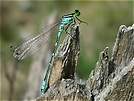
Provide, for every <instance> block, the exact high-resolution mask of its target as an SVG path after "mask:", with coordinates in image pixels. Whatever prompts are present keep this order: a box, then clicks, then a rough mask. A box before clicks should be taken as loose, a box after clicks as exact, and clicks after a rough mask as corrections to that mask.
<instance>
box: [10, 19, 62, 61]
mask: <svg viewBox="0 0 134 101" xmlns="http://www.w3.org/2000/svg"><path fill="white" fill-rule="evenodd" d="M60 22H61V21H59V22H57V23H55V24H53V25H51V26H49V27H47V28H43V29H41V31H40V32H39V34H38V35H37V36H34V37H30V38H27V39H25V41H23V42H21V43H19V44H17V45H14V46H11V47H10V50H11V51H12V52H13V57H15V58H16V59H17V60H22V59H24V58H26V57H28V56H30V55H33V54H34V53H36V52H37V51H38V50H39V49H41V48H42V47H43V46H44V45H45V44H46V42H48V40H49V37H50V35H51V33H50V31H52V30H54V29H55V28H56V27H57V26H58V25H59V24H60Z"/></svg>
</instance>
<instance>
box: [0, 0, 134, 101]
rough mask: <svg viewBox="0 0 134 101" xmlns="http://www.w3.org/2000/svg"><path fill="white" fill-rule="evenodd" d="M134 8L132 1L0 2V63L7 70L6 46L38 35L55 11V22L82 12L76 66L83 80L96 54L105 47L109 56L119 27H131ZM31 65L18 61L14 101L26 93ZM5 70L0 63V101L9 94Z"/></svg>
mask: <svg viewBox="0 0 134 101" xmlns="http://www.w3.org/2000/svg"><path fill="white" fill-rule="evenodd" d="M133 5H134V2H133V1H88V0H83V1H80V0H79V1H71V0H69V1H66V0H63V1H61V0H52V1H1V21H0V22H1V24H0V27H1V32H0V38H1V48H0V52H1V58H0V60H1V62H2V61H4V62H5V63H6V65H7V67H8V70H9V71H10V70H11V68H12V64H13V60H14V59H13V57H12V53H11V52H10V50H9V47H10V46H11V45H12V44H13V43H16V42H17V41H18V40H19V39H20V38H21V37H23V36H24V35H23V34H24V32H26V33H25V34H26V35H28V34H32V33H33V32H38V31H39V30H40V25H41V23H42V20H43V19H44V18H47V17H48V16H49V14H51V13H52V12H53V11H54V10H56V11H57V12H58V16H57V21H58V19H60V17H61V16H62V15H64V14H68V13H72V12H73V11H74V10H75V9H79V10H80V12H81V16H80V17H79V18H80V19H81V20H83V21H86V22H87V23H88V24H89V25H85V24H81V25H80V45H81V52H80V57H79V62H78V67H77V75H78V77H79V78H81V79H84V80H86V79H87V78H88V76H89V74H90V72H91V70H93V69H94V67H95V65H96V62H97V60H98V56H99V53H100V52H101V51H102V50H103V49H104V48H105V47H107V46H108V47H109V49H110V54H111V52H112V48H113V45H114V42H115V39H116V35H117V32H118V28H119V27H120V25H122V24H123V25H126V26H131V25H132V24H133V19H134V15H133V12H134V11H133V10H134V7H133ZM21 32H23V34H22V33H21ZM28 32H30V33H28ZM31 32H32V33H31ZM56 35H57V33H56V31H55V34H54V35H52V39H51V44H50V45H51V46H50V48H51V49H52V48H53V44H54V42H55V38H56ZM64 37H65V34H62V39H61V42H62V40H63V38H64ZM30 63H31V59H30V58H28V59H25V60H23V61H21V62H19V68H18V70H17V75H16V81H15V90H14V96H13V98H14V99H21V98H22V96H23V95H24V93H25V90H26V84H27V78H28V73H29V68H30ZM4 68H5V67H4V65H3V63H1V70H0V71H1V72H0V77H1V88H0V90H1V99H2V100H6V99H7V94H8V91H9V90H8V89H9V84H8V81H7V79H6V76H5V72H4ZM33 82H34V81H33ZM39 90H40V88H39Z"/></svg>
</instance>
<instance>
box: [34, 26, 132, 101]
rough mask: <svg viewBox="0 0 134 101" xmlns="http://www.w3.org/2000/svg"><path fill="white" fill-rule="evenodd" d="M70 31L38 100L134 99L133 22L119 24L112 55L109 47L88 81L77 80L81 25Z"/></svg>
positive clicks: (58, 52) (104, 51) (99, 100)
mask: <svg viewBox="0 0 134 101" xmlns="http://www.w3.org/2000/svg"><path fill="white" fill-rule="evenodd" d="M69 33H70V34H68V35H67V36H66V38H65V39H64V41H63V43H62V45H60V46H59V47H58V49H57V52H56V55H55V57H54V59H53V65H52V66H53V69H52V71H51V74H50V79H49V84H48V85H49V88H48V90H47V91H46V92H45V93H44V94H42V95H40V96H39V97H38V98H37V99H36V101H46V100H66V101H70V100H76V101H79V100H84V101H133V100H134V25H133V26H131V27H128V28H127V27H126V26H125V25H121V26H120V28H119V31H118V34H117V38H116V42H115V45H114V47H113V52H112V56H111V58H110V56H109V52H108V51H109V48H108V47H106V48H105V49H104V50H103V51H102V52H100V56H99V59H98V62H97V63H96V68H95V70H93V71H92V72H91V73H90V76H89V78H88V80H87V81H86V83H85V84H81V83H78V82H77V81H76V79H75V78H76V75H75V74H76V67H77V61H78V57H79V53H80V46H79V26H78V25H75V26H73V27H72V28H70V31H69Z"/></svg>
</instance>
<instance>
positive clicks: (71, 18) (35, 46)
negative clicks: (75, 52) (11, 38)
mask: <svg viewBox="0 0 134 101" xmlns="http://www.w3.org/2000/svg"><path fill="white" fill-rule="evenodd" d="M78 16H80V12H79V10H75V11H74V13H71V14H67V15H64V16H62V18H61V19H60V21H59V22H57V23H55V24H54V25H53V26H51V27H50V28H48V29H47V30H45V31H41V32H40V33H39V35H37V36H35V37H32V38H29V39H27V40H26V41H24V42H22V43H21V44H19V45H16V46H11V47H10V48H11V50H12V52H13V56H14V57H15V58H16V59H17V60H22V59H24V58H25V57H27V56H29V55H32V54H34V53H36V52H37V51H38V50H39V49H40V48H41V47H42V46H44V45H45V43H46V42H47V41H48V39H49V38H48V37H49V36H50V35H47V33H48V32H50V31H52V30H54V29H55V28H56V27H57V26H58V25H59V24H60V26H59V30H58V35H57V39H56V42H55V45H54V49H53V53H52V56H51V60H50V62H49V65H48V68H47V72H46V75H45V78H44V81H43V83H42V87H41V92H42V93H44V92H45V91H46V89H47V87H48V86H47V85H48V81H49V75H50V71H51V65H52V59H53V57H54V56H55V50H56V49H57V46H58V41H59V39H60V36H61V33H62V32H63V30H65V31H67V29H68V28H69V27H70V26H71V24H76V19H77V20H78V21H79V23H81V22H83V23H86V22H84V21H81V20H80V19H78V18H77V17H78ZM86 24H87V23H86Z"/></svg>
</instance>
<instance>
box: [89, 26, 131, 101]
mask: <svg viewBox="0 0 134 101" xmlns="http://www.w3.org/2000/svg"><path fill="white" fill-rule="evenodd" d="M87 86H89V88H90V90H91V94H92V96H93V99H94V100H95V101H108V100H109V101H134V25H133V26H132V27H128V28H127V27H126V26H125V25H122V26H120V28H119V32H118V35H117V38H116V42H115V45H114V48H113V53H112V57H111V59H110V60H109V55H108V47H106V48H105V49H104V51H103V52H101V53H100V56H99V61H98V62H97V65H96V68H95V70H94V71H92V73H91V74H90V77H89V79H88V83H87Z"/></svg>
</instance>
